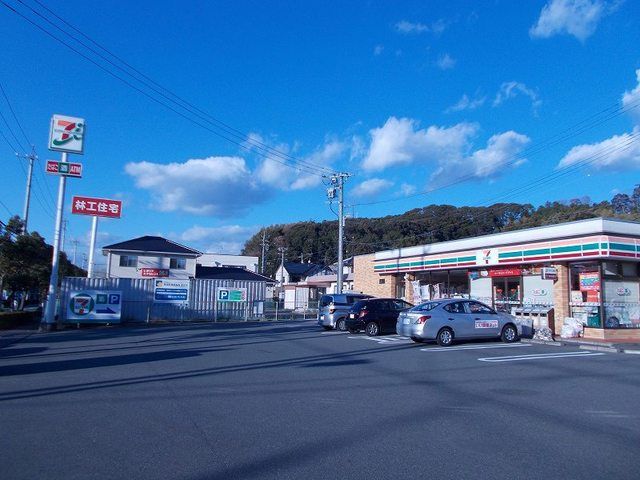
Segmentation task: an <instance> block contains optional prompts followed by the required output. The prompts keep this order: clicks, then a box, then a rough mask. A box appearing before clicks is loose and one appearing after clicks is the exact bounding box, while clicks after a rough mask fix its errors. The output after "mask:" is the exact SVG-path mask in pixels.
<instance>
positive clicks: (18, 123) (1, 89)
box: [0, 82, 31, 145]
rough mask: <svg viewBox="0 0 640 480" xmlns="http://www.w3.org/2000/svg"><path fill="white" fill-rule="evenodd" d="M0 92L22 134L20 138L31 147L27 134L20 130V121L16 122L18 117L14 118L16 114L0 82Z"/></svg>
mask: <svg viewBox="0 0 640 480" xmlns="http://www.w3.org/2000/svg"><path fill="white" fill-rule="evenodd" d="M0 92H2V96H3V97H4V99H5V100H6V101H7V105H9V110H10V111H11V115H13V119H14V120H15V121H16V125H18V128H19V129H20V131H21V132H22V136H23V137H24V139H25V140H26V141H27V145H31V142H30V141H29V138H28V137H27V134H26V133H25V132H24V129H23V128H22V124H21V123H20V120H18V117H17V116H16V112H14V110H13V107H12V106H11V102H10V101H9V97H7V94H6V93H5V91H4V88H3V87H2V82H0Z"/></svg>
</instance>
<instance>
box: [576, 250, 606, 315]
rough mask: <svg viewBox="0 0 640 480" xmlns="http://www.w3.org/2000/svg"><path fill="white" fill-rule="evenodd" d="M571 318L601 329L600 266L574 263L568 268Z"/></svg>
mask: <svg viewBox="0 0 640 480" xmlns="http://www.w3.org/2000/svg"><path fill="white" fill-rule="evenodd" d="M569 272H570V274H569V280H570V289H571V297H570V299H569V306H570V307H571V316H572V317H573V318H576V319H578V320H580V321H582V322H583V323H584V324H585V325H586V326H587V327H600V328H601V327H602V316H601V309H602V305H601V287H602V279H601V276H600V265H599V264H598V263H595V262H593V263H574V264H572V265H570V266H569Z"/></svg>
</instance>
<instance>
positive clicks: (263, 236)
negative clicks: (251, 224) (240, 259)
mask: <svg viewBox="0 0 640 480" xmlns="http://www.w3.org/2000/svg"><path fill="white" fill-rule="evenodd" d="M260 243H261V245H262V256H261V257H260V274H261V275H264V256H265V253H266V249H267V246H268V245H269V242H267V232H266V231H264V230H263V231H262V242H260Z"/></svg>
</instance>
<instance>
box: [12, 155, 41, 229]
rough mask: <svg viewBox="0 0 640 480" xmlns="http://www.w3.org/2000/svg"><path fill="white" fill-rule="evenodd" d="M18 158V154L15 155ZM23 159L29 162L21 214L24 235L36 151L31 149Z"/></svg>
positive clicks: (27, 222)
mask: <svg viewBox="0 0 640 480" xmlns="http://www.w3.org/2000/svg"><path fill="white" fill-rule="evenodd" d="M16 155H18V156H20V155H19V154H16ZM23 157H24V158H26V159H27V160H29V171H28V173H27V191H26V192H25V194H24V211H23V213H22V219H23V220H24V233H27V226H28V224H29V203H31V179H32V177H33V162H34V161H35V160H37V159H38V156H37V155H36V149H35V147H34V146H32V147H31V153H30V154H29V155H23Z"/></svg>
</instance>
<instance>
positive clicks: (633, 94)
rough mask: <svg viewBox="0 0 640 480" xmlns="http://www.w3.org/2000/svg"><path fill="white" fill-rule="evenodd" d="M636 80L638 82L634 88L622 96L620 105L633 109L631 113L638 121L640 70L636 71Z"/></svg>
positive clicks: (639, 116) (639, 110)
mask: <svg viewBox="0 0 640 480" xmlns="http://www.w3.org/2000/svg"><path fill="white" fill-rule="evenodd" d="M636 79H637V80H638V85H636V88H634V89H633V90H631V91H629V92H624V94H623V95H622V105H623V106H624V107H627V108H631V107H635V108H633V110H631V113H632V115H634V116H635V117H636V118H637V119H638V121H640V69H638V70H636Z"/></svg>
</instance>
